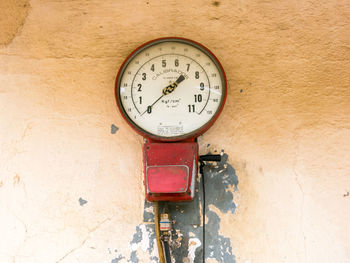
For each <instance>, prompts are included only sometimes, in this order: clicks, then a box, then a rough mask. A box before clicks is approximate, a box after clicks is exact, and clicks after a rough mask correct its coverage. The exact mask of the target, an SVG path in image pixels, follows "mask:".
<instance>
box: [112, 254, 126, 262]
mask: <svg viewBox="0 0 350 263" xmlns="http://www.w3.org/2000/svg"><path fill="white" fill-rule="evenodd" d="M123 258H124V257H123V256H122V255H119V256H118V257H116V258H115V259H112V261H111V263H118V262H119V261H120V260H122V259H123Z"/></svg>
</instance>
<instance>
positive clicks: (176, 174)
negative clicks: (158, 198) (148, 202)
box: [146, 165, 189, 193]
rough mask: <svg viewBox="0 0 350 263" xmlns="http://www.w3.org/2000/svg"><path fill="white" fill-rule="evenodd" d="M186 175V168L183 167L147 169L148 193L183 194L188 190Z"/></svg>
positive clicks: (152, 167)
mask: <svg viewBox="0 0 350 263" xmlns="http://www.w3.org/2000/svg"><path fill="white" fill-rule="evenodd" d="M188 175H189V174H188V167H187V166H185V165H165V166H151V167H148V168H147V174H146V176H147V186H148V190H149V192H150V193H185V192H186V191H187V188H188Z"/></svg>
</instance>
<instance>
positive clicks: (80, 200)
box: [79, 197, 88, 206]
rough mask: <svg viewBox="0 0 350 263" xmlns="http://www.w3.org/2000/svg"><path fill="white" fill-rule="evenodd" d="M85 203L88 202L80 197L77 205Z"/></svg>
mask: <svg viewBox="0 0 350 263" xmlns="http://www.w3.org/2000/svg"><path fill="white" fill-rule="evenodd" d="M87 202H88V201H86V200H84V199H83V198H81V197H80V198H79V204H80V206H83V205H85V204H86V203H87Z"/></svg>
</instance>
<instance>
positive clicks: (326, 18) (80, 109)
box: [0, 0, 350, 263]
mask: <svg viewBox="0 0 350 263" xmlns="http://www.w3.org/2000/svg"><path fill="white" fill-rule="evenodd" d="M0 29H1V30H0V223H1V224H0V235H1V238H0V262H4V263H7V262H9V263H10V262H11V263H32V262H33V263H34V262H36V263H37V262H45V263H48V262H62V263H63V262H65V263H67V262H113V263H116V262H137V260H138V262H151V258H152V257H150V255H149V253H150V251H151V250H150V249H149V243H150V240H149V236H148V233H149V232H147V231H149V230H147V228H146V227H145V226H147V224H144V225H143V224H142V223H143V220H144V216H143V214H144V197H143V186H142V153H141V147H142V144H143V140H142V138H141V137H140V136H138V135H136V134H135V132H134V131H133V130H132V129H131V128H130V127H128V126H127V125H126V123H125V122H124V120H123V119H122V117H121V116H120V114H119V113H118V112H117V111H116V103H115V99H114V79H115V76H116V73H117V70H118V68H119V66H120V65H121V63H122V61H123V60H124V58H125V57H126V56H127V55H128V54H129V53H130V52H131V51H132V50H133V49H134V48H136V47H137V46H139V45H140V44H142V43H143V42H146V41H148V40H151V39H154V38H158V37H164V36H180V37H186V38H190V39H193V40H195V41H198V42H201V43H202V44H204V45H205V46H207V47H208V48H209V49H211V50H212V51H213V52H214V53H215V55H216V56H217V57H218V58H219V59H220V61H221V63H222V64H223V67H224V69H225V71H226V75H227V77H228V85H229V89H228V98H227V102H226V106H225V108H224V110H223V112H222V115H221V116H220V118H219V119H218V121H217V122H216V123H215V125H214V126H213V127H212V128H211V129H210V130H209V131H208V132H207V133H205V134H204V135H203V136H201V137H200V138H199V145H200V151H201V153H202V154H204V153H207V152H209V151H211V152H214V151H217V152H221V150H224V152H225V154H227V156H228V163H229V164H228V165H230V166H231V167H232V169H234V170H235V175H236V176H237V178H238V180H239V184H238V186H237V189H236V190H235V189H234V188H230V189H227V191H231V192H232V193H233V198H234V204H235V206H236V209H235V210H234V211H233V210H230V211H225V212H223V211H221V210H220V209H219V208H217V207H215V206H211V207H209V208H210V209H211V211H212V212H215V213H216V214H217V215H218V216H219V218H220V221H218V222H219V225H218V227H219V230H218V231H219V235H220V236H222V237H225V238H228V239H229V241H230V247H231V249H232V253H233V255H234V261H236V262H246V263H248V262H250V263H253V262H254V263H255V262H257V263H260V262H350V224H349V220H350V209H349V208H350V194H349V193H350V157H349V153H350V117H349V116H350V90H349V86H350V74H349V71H350V2H349V1H347V0H337V1H335V0H332V1H329V0H328V1H319V0H318V1H316V0H308V1H290V0H284V1H277V0H266V1H258V0H248V1H241V0H237V1H220V0H218V1H215V2H214V1H198V0H197V1H182V0H181V1H179V0H176V1H175V0H172V1H169V0H168V1H154V0H142V1H112V0H108V1H97V0H95V1H84V0H76V1H60V0H51V1H44V0H30V1H24V0H22V1H21V0H17V1H12V0H2V1H1V2H0ZM112 125H115V126H112ZM116 127H118V129H117V128H116ZM208 144H210V146H208ZM137 227H138V229H137ZM135 229H137V231H139V232H140V233H141V234H142V233H143V236H142V238H139V240H137V239H138V238H136V239H135V237H141V234H140V235H139V236H138V235H136V236H135V231H136V230H135ZM133 241H135V242H134V243H133ZM132 253H133V254H132ZM151 253H156V250H152V251H151ZM153 256H154V255H153ZM153 260H154V259H153ZM186 260H189V259H186ZM220 261H222V260H221V259H220V258H218V257H215V256H213V258H212V259H208V260H207V262H220Z"/></svg>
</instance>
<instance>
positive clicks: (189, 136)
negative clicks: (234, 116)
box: [115, 37, 227, 142]
mask: <svg viewBox="0 0 350 263" xmlns="http://www.w3.org/2000/svg"><path fill="white" fill-rule="evenodd" d="M162 40H169V41H171V40H184V41H186V42H189V43H192V44H194V45H197V46H199V47H201V48H202V49H203V50H205V51H206V52H208V53H209V54H210V55H211V56H212V58H213V59H214V60H215V62H216V63H217V65H218V66H219V67H220V70H221V72H222V76H223V79H224V87H223V88H224V97H223V99H222V103H221V105H220V108H219V109H218V110H217V112H216V113H215V115H214V117H213V118H212V119H210V120H209V121H208V122H207V123H206V124H205V125H203V126H202V127H200V128H199V129H197V130H195V131H194V132H192V133H189V134H185V135H182V136H178V137H171V138H166V137H159V136H156V135H153V134H150V133H147V132H146V131H142V130H140V129H141V128H140V127H138V126H137V125H136V124H135V123H133V122H132V121H131V120H130V119H128V117H127V116H126V113H125V112H124V110H123V106H122V105H120V104H121V103H119V100H118V94H119V87H118V79H119V77H120V74H121V73H122V70H123V69H124V66H125V65H126V63H127V62H128V60H129V59H130V58H131V57H132V56H133V55H134V54H135V53H136V52H138V51H139V50H141V49H143V48H144V47H145V46H148V45H149V44H151V43H154V42H158V41H162ZM226 97H227V79H226V74H225V71H224V69H223V67H222V65H221V63H220V61H219V60H218V59H217V57H216V56H215V55H214V54H213V53H212V52H211V51H210V50H209V49H208V48H206V47H205V46H203V45H202V44H200V43H198V42H196V41H193V40H190V39H187V38H182V37H163V38H157V39H153V40H151V41H148V42H146V43H144V44H142V45H141V46H139V47H137V48H136V49H135V50H134V51H132V52H131V53H130V54H129V55H128V56H127V58H126V59H125V60H124V62H123V63H122V65H121V66H120V68H119V71H118V74H117V76H116V80H115V99H116V102H117V106H118V109H119V112H120V113H121V115H122V116H123V118H124V119H125V121H126V122H127V123H128V124H129V125H130V126H131V128H133V129H134V130H135V131H136V132H137V133H138V134H140V135H142V136H143V137H145V138H148V139H151V140H155V141H162V142H175V141H183V140H193V139H195V138H197V137H198V136H200V135H201V134H203V133H204V132H205V131H207V130H208V129H209V128H210V127H211V126H212V125H213V124H214V122H215V121H216V120H217V118H218V117H219V115H220V114H221V112H222V109H223V107H224V105H225V102H226Z"/></svg>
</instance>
